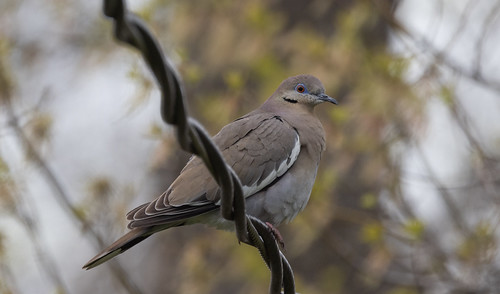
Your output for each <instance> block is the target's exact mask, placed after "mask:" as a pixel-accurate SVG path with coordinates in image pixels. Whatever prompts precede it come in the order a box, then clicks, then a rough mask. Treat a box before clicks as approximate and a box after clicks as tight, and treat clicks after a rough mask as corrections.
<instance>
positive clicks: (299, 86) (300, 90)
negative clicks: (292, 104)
mask: <svg viewBox="0 0 500 294" xmlns="http://www.w3.org/2000/svg"><path fill="white" fill-rule="evenodd" d="M295 90H296V91H297V92H299V93H304V92H305V91H306V88H305V87H304V86H302V85H297V87H296V88H295Z"/></svg>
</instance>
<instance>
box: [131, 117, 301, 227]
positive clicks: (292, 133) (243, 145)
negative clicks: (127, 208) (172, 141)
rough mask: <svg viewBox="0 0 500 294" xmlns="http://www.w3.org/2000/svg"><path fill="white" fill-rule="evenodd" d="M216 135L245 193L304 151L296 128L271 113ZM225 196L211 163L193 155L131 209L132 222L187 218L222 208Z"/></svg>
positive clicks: (268, 181) (263, 184)
mask: <svg viewBox="0 0 500 294" xmlns="http://www.w3.org/2000/svg"><path fill="white" fill-rule="evenodd" d="M213 139H214V142H215V143H216V144H217V146H218V147H219V149H220V150H221V152H222V155H223V157H224V159H225V161H226V162H227V163H228V164H229V165H230V166H231V167H232V168H233V170H234V171H235V172H236V174H237V175H238V177H239V179H240V181H241V184H242V186H243V193H244V195H245V197H249V196H251V195H253V194H255V193H257V192H258V191H260V190H262V189H265V188H266V187H267V186H268V185H270V184H272V183H273V181H274V180H276V179H277V178H278V177H280V176H281V175H283V174H284V173H285V172H286V171H287V170H288V169H289V168H290V167H291V166H292V165H293V163H294V162H295V160H296V159H297V157H298V155H299V153H300V139H299V135H298V133H297V131H296V130H295V129H294V128H293V127H292V126H290V125H289V124H288V123H287V122H286V121H285V120H283V119H282V118H281V117H279V116H277V115H274V114H271V113H254V114H252V113H251V114H249V115H247V116H245V117H243V118H240V119H238V120H236V121H234V122H232V123H231V124H229V125H227V126H225V127H224V128H223V129H222V130H221V131H220V132H219V133H218V134H217V135H215V136H214V138H213ZM220 197H221V191H220V189H219V187H218V185H217V183H216V182H215V181H214V179H213V178H212V176H211V175H210V173H209V171H208V169H207V168H206V167H205V165H204V164H203V162H202V160H201V159H200V158H199V157H196V156H193V157H192V158H191V159H190V160H189V162H188V163H187V165H186V166H185V167H184V169H183V170H182V171H181V174H180V175H179V177H178V178H177V179H176V180H175V181H174V182H173V183H172V185H171V186H170V187H169V188H168V190H167V191H165V192H164V193H163V194H162V195H161V196H160V197H158V198H157V199H156V200H154V201H152V202H150V203H146V204H143V205H141V206H139V207H137V208H135V209H134V210H132V211H131V212H129V213H128V214H127V218H128V219H129V220H130V221H131V222H130V224H129V227H130V228H137V227H145V226H152V225H161V224H165V223H173V222H182V220H185V219H188V218H191V217H193V216H196V215H199V214H202V213H205V212H208V211H211V210H214V209H217V208H218V207H219V203H220Z"/></svg>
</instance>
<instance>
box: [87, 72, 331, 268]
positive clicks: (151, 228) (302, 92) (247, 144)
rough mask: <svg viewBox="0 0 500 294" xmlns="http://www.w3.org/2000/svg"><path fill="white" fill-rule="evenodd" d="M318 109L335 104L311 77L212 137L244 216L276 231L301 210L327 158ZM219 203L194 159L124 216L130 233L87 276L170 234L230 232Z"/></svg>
mask: <svg viewBox="0 0 500 294" xmlns="http://www.w3.org/2000/svg"><path fill="white" fill-rule="evenodd" d="M323 102H331V103H334V104H337V101H336V100H335V99H333V98H331V97H329V96H328V95H326V94H325V89H324V87H323V85H322V83H321V82H320V80H318V79H317V78H315V77H313V76H311V75H299V76H295V77H291V78H288V79H286V80H284V81H283V82H282V83H281V85H280V86H279V87H278V89H277V90H276V91H275V92H274V93H273V95H271V97H269V99H267V101H266V102H265V103H264V104H263V105H262V106H261V107H259V108H258V109H256V110H254V111H252V112H250V113H249V114H247V115H245V116H243V117H241V118H239V119H237V120H235V121H234V122H232V123H230V124H228V125H227V126H225V127H224V128H222V130H221V131H220V132H219V133H218V134H217V135H215V136H214V137H213V140H214V142H215V143H216V144H217V146H218V147H219V148H220V150H221V152H222V155H223V157H224V159H225V161H226V162H227V163H228V164H229V165H230V166H231V167H232V168H233V169H234V171H235V172H236V174H237V175H238V177H239V178H240V180H241V183H242V185H243V193H244V196H245V203H246V212H247V213H248V214H250V215H252V216H255V217H257V218H259V219H260V220H262V221H264V222H267V223H269V224H270V225H271V226H277V225H279V224H281V223H283V222H289V221H291V220H292V219H293V218H295V216H296V215H297V213H299V212H300V211H302V210H303V209H304V207H305V205H306V203H307V201H308V200H309V195H310V194H311V190H312V187H313V184H314V180H315V178H316V172H317V169H318V164H319V161H320V158H321V154H322V153H323V151H324V150H325V131H324V130H323V127H322V125H321V123H320V121H319V120H318V118H317V117H316V116H315V115H314V113H313V110H314V107H315V106H316V105H318V104H320V103H323ZM220 197H221V193H220V189H219V187H218V186H217V184H216V182H215V181H214V179H213V178H212V176H211V175H210V173H209V172H208V170H207V168H206V167H205V165H204V164H203V162H202V161H201V159H200V158H198V157H196V156H193V157H192V158H191V159H190V160H189V162H188V163H187V164H186V166H185V167H184V169H183V170H182V171H181V173H180V175H179V176H178V177H177V179H176V180H175V181H174V182H173V183H172V185H171V186H170V187H169V188H168V189H167V190H166V191H165V192H164V193H163V194H161V195H160V197H158V198H157V199H156V200H153V201H152V202H150V203H146V204H143V205H140V206H139V207H137V208H135V209H133V210H132V211H130V212H129V213H128V214H127V219H128V220H129V221H130V223H129V225H128V227H129V229H131V231H130V232H128V233H127V234H126V235H124V236H123V237H121V238H120V239H118V240H117V241H116V242H114V243H113V244H111V245H110V246H109V247H108V248H106V249H105V250H103V251H102V252H101V253H99V254H98V255H97V256H95V257H94V258H92V259H91V260H90V261H89V262H87V263H86V264H85V265H84V266H83V268H85V269H90V268H93V267H95V266H97V265H99V264H101V263H103V262H105V261H107V260H109V259H111V258H113V257H114V256H116V255H118V254H120V253H122V252H124V251H125V250H127V249H129V248H130V247H132V246H134V245H136V244H137V243H139V242H141V241H142V240H144V239H146V238H147V237H149V236H151V235H152V234H154V233H156V232H158V231H161V230H165V229H167V228H170V227H176V226H182V225H187V224H194V223H205V224H208V225H212V226H215V227H217V228H221V229H234V224H233V222H230V221H227V220H225V219H223V218H222V216H221V214H220V209H219V207H220Z"/></svg>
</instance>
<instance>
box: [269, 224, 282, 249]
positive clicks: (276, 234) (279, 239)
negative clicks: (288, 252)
mask: <svg viewBox="0 0 500 294" xmlns="http://www.w3.org/2000/svg"><path fill="white" fill-rule="evenodd" d="M266 225H267V227H268V228H269V231H270V232H271V234H273V236H274V239H275V240H276V242H278V245H279V246H280V249H281V250H283V249H285V241H283V237H282V236H281V233H280V231H278V229H276V228H275V227H274V226H273V225H272V224H271V223H269V222H266Z"/></svg>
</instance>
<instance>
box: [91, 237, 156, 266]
mask: <svg viewBox="0 0 500 294" xmlns="http://www.w3.org/2000/svg"><path fill="white" fill-rule="evenodd" d="M154 232H155V230H153V229H152V228H136V229H133V230H132V231H130V232H128V233H127V234H125V235H124V236H123V237H121V238H120V239H118V240H116V241H115V242H114V243H113V244H111V245H110V246H108V248H106V249H104V250H103V251H101V253H99V254H97V255H96V256H95V257H94V258H92V259H91V260H89V261H88V262H87V263H86V264H85V265H84V266H83V267H82V268H83V269H86V270H89V269H91V268H94V267H96V266H98V265H100V264H102V263H104V262H106V261H108V260H110V259H111V258H113V257H115V256H117V255H119V254H121V253H123V252H125V251H126V250H128V249H129V248H131V247H132V246H134V245H136V244H137V243H139V242H141V241H143V240H144V239H146V238H147V237H149V236H151V235H152V234H153V233H154Z"/></svg>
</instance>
